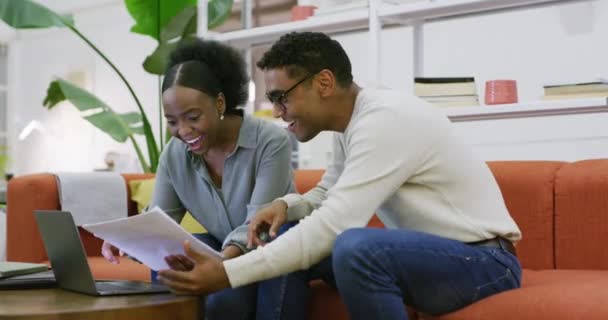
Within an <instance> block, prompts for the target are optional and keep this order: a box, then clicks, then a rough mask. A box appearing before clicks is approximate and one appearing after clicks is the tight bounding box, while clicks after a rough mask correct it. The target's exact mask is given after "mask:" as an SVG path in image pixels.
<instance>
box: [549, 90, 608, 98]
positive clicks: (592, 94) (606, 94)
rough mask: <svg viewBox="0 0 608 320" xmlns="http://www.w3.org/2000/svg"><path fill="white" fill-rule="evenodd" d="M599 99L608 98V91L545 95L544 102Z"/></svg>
mask: <svg viewBox="0 0 608 320" xmlns="http://www.w3.org/2000/svg"><path fill="white" fill-rule="evenodd" d="M599 97H608V89H607V90H604V91H598V92H582V93H567V94H550V95H544V96H543V100H565V99H585V98H599Z"/></svg>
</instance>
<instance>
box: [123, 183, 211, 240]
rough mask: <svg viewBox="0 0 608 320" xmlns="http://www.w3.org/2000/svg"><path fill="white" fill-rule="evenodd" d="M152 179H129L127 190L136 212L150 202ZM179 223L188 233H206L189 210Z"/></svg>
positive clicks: (152, 186)
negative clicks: (135, 206)
mask: <svg viewBox="0 0 608 320" xmlns="http://www.w3.org/2000/svg"><path fill="white" fill-rule="evenodd" d="M154 181H155V180H154V179H143V180H131V181H129V190H131V200H133V201H134V202H135V203H137V212H138V213H139V212H142V210H143V209H144V208H145V207H146V206H147V205H148V204H149V203H150V200H151V199H152V191H154ZM180 225H181V226H182V228H184V229H185V230H186V231H188V232H190V233H206V232H207V230H205V228H204V227H203V226H202V225H201V224H200V223H198V221H196V219H194V217H192V215H191V214H190V213H189V212H186V215H184V218H183V219H182V221H181V223H180Z"/></svg>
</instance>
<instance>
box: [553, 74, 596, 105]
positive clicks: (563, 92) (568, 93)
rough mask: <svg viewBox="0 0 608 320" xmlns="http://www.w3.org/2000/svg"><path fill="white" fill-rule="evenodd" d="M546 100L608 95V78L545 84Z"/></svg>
mask: <svg viewBox="0 0 608 320" xmlns="http://www.w3.org/2000/svg"><path fill="white" fill-rule="evenodd" d="M543 89H544V91H545V95H544V96H543V99H545V100H557V99H581V98H592V97H608V79H598V80H595V81H588V82H575V83H556V84H548V85H545V86H543Z"/></svg>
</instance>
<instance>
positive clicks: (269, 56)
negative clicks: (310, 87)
mask: <svg viewBox="0 0 608 320" xmlns="http://www.w3.org/2000/svg"><path fill="white" fill-rule="evenodd" d="M257 66H258V68H260V69H262V70H267V69H276V68H282V67H286V68H287V72H288V75H289V77H291V78H294V77H296V76H302V73H304V72H305V73H307V74H314V73H317V72H319V71H321V70H323V69H329V70H330V71H331V72H333V74H334V76H335V77H336V79H337V81H338V83H339V84H340V86H342V87H344V88H346V87H349V86H350V85H351V84H352V82H353V75H352V70H351V65H350V59H349V58H348V55H347V54H346V52H345V51H344V49H343V48H342V46H341V45H340V43H339V42H338V41H336V40H333V39H331V38H330V37H329V36H327V35H326V34H324V33H321V32H291V33H288V34H286V35H283V36H281V38H279V40H278V41H277V42H275V43H274V44H273V45H272V47H271V48H270V50H268V51H266V53H264V56H263V57H262V59H260V61H258V63H257Z"/></svg>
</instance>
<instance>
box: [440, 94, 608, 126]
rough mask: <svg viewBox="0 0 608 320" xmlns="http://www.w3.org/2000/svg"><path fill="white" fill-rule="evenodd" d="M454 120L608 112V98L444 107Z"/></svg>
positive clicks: (449, 116)
mask: <svg viewBox="0 0 608 320" xmlns="http://www.w3.org/2000/svg"><path fill="white" fill-rule="evenodd" d="M444 110H445V113H446V115H447V116H448V118H449V119H450V120H451V121H452V122H463V121H480V120H498V119H514V118H531V117H547V116H558V115H573V114H586V113H602V112H608V98H589V99H572V100H570V99H568V100H543V101H535V102H526V103H513V104H502V105H484V106H472V107H448V108H444Z"/></svg>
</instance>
